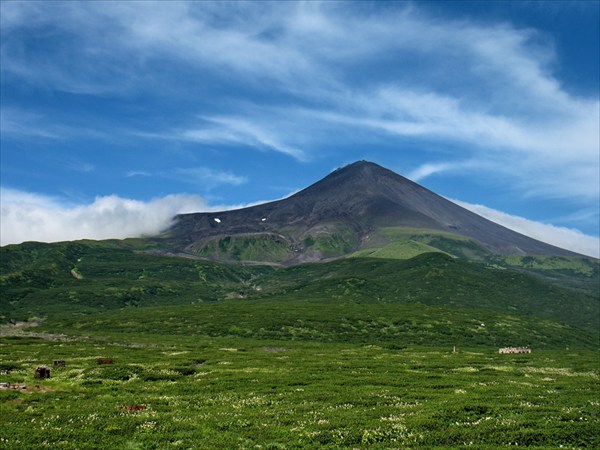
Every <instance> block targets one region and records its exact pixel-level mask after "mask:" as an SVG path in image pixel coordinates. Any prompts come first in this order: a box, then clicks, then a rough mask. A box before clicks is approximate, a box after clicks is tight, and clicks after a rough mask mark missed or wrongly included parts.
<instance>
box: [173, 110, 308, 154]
mask: <svg viewBox="0 0 600 450" xmlns="http://www.w3.org/2000/svg"><path fill="white" fill-rule="evenodd" d="M202 119H203V121H204V122H207V125H206V126H204V127H198V128H189V129H185V130H180V131H178V132H176V133H175V134H173V135H172V136H173V137H176V138H180V139H184V140H188V141H193V142H203V143H226V144H243V145H246V146H250V147H254V148H258V149H261V150H270V151H276V152H280V153H284V154H286V155H289V156H292V157H294V158H296V159H298V160H303V159H305V157H306V156H305V154H304V152H303V151H302V150H301V149H299V148H297V147H294V146H292V145H288V144H286V143H285V142H284V139H282V137H281V136H279V133H277V132H276V131H274V130H273V129H269V128H268V127H267V126H265V125H263V124H259V123H257V122H256V121H254V122H253V121H251V120H249V119H240V118H239V117H203V118H202Z"/></svg>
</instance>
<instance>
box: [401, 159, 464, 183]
mask: <svg viewBox="0 0 600 450" xmlns="http://www.w3.org/2000/svg"><path fill="white" fill-rule="evenodd" d="M472 165H473V164H472V163H470V162H463V163H448V162H442V163H427V164H422V165H420V166H419V167H417V168H416V169H414V170H412V171H411V172H409V173H408V174H407V175H406V178H408V179H410V180H412V181H414V182H419V181H421V180H423V179H425V178H427V177H429V176H431V175H434V174H437V173H442V172H448V171H452V170H457V169H464V168H467V167H470V166H472Z"/></svg>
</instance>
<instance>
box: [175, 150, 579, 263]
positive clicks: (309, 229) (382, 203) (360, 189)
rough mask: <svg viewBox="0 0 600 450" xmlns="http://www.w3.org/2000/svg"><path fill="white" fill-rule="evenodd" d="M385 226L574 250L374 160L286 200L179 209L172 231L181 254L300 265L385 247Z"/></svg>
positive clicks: (494, 248)
mask: <svg viewBox="0 0 600 450" xmlns="http://www.w3.org/2000/svg"><path fill="white" fill-rule="evenodd" d="M385 230H396V231H397V232H402V231H404V232H408V231H409V230H411V231H415V232H425V231H427V232H428V233H433V234H436V233H442V234H443V235H444V236H448V234H451V235H454V236H456V238H461V239H463V240H465V239H464V238H467V239H468V240H469V242H470V244H472V245H476V246H478V247H480V248H481V249H482V250H484V251H487V252H490V253H493V254H499V255H557V256H572V255H575V254H574V253H572V252H570V251H567V250H563V249H560V248H557V247H554V246H551V245H549V244H545V243H543V242H540V241H537V240H535V239H531V238H529V237H527V236H524V235H522V234H519V233H516V232H514V231H512V230H509V229H507V228H505V227H503V226H501V225H498V224H496V223H494V222H491V221H489V220H487V219H484V218H483V217H481V216H478V215H477V214H475V213H472V212H470V211H468V210H466V209H464V208H462V207H460V206H458V205H456V204H455V203H452V202H450V201H449V200H446V199H445V198H443V197H441V196H439V195H437V194H435V193H433V192H431V191H430V190H428V189H426V188H424V187H422V186H420V185H418V184H417V183H414V182H412V181H410V180H408V179H407V178H404V177H402V176H400V175H398V174H396V173H394V172H392V171H391V170H388V169H386V168H384V167H381V166H379V165H377V164H374V163H371V162H367V161H358V162H355V163H353V164H350V165H347V166H345V167H342V168H340V169H337V170H335V171H333V172H332V173H330V174H329V175H327V176H326V177H325V178H323V179H322V180H320V181H318V182H317V183H315V184H313V185H311V186H309V187H307V188H306V189H304V190H302V191H300V192H297V193H296V194H294V195H292V196H290V197H288V198H285V199H283V200H278V201H274V202H269V203H264V204H261V205H257V206H252V207H249V208H243V209H238V210H231V211H222V212H211V213H194V214H182V215H179V216H177V217H176V222H175V224H174V225H173V226H172V227H171V228H170V229H169V230H168V232H167V236H168V240H169V241H170V242H171V244H172V245H170V246H171V247H173V249H174V250H175V251H176V252H177V253H188V254H192V255H197V256H204V257H209V258H213V259H222V260H249V261H252V260H256V261H269V260H270V261H272V262H283V263H287V264H293V263H300V262H306V261H316V260H322V259H327V258H331V257H339V256H344V255H348V254H352V253H353V252H356V251H359V250H363V249H365V248H369V247H372V246H374V245H382V239H375V241H377V242H378V244H377V243H375V242H374V241H373V236H379V237H381V236H383V235H386V236H388V238H387V243H389V240H390V239H391V238H390V237H389V236H390V233H389V232H387V233H385V232H384V231H385ZM392 234H394V233H392ZM384 240H385V239H384ZM383 243H385V242H383Z"/></svg>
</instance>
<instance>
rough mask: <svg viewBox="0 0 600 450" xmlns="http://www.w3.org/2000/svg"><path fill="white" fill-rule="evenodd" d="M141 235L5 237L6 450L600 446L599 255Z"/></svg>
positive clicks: (1, 403) (2, 376)
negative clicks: (260, 252)
mask: <svg viewBox="0 0 600 450" xmlns="http://www.w3.org/2000/svg"><path fill="white" fill-rule="evenodd" d="M148 245H149V243H148V242H145V243H144V242H141V241H129V242H116V241H115V242H110V241H107V242H76V243H64V244H51V245H47V244H35V243H29V244H23V245H19V246H8V247H4V248H2V249H1V251H2V264H1V269H2V270H1V279H0V281H1V283H2V285H1V288H2V303H1V306H0V314H2V322H3V325H2V326H1V333H2V335H1V337H0V340H1V343H2V346H1V347H0V358H1V363H0V364H1V365H0V382H1V383H2V384H0V408H1V409H0V418H1V421H2V427H0V448H6V449H15V448H24V449H27V448H31V449H38V448H46V447H49V448H50V447H51V448H65V449H86V448H90V449H91V448H116V449H119V448H123V449H125V448H132V449H133V448H140V449H152V448H156V449H167V448H207V449H212V448H248V449H254V448H264V449H266V448H272V449H274V448H289V449H298V448H307V449H309V448H310V449H312V448H332V449H333V448H369V449H372V448H402V449H404V448H448V447H454V448H462V447H472V448H478V449H486V448H488V449H496V448H508V447H513V446H528V447H531V448H548V449H550V448H552V449H554V448H561V447H562V448H598V447H600V389H599V388H600V367H599V359H598V353H597V351H598V323H597V320H598V316H599V305H598V294H597V292H595V291H592V290H590V289H591V288H590V287H593V286H594V278H593V277H597V273H598V271H597V267H596V266H597V264H596V265H594V264H595V263H590V264H589V267H590V268H591V269H590V270H587V269H586V270H579V269H577V270H575V269H573V267H564V266H565V265H566V264H562V266H560V267H558V268H557V267H549V268H547V270H548V272H546V274H545V275H543V277H541V276H537V275H532V273H533V272H528V271H527V270H526V269H527V267H526V266H527V265H531V266H534V267H533V268H534V269H535V271H541V270H544V269H545V267H543V266H544V264H546V263H545V262H544V261H542V260H541V259H532V260H531V261H530V260H525V261H523V260H519V261H518V262H519V264H520V265H521V266H522V267H521V269H520V270H519V271H515V270H510V269H508V268H506V267H503V268H499V267H494V266H492V265H491V264H480V263H478V264H474V263H470V262H467V261H465V260H462V259H460V258H452V257H450V256H448V255H446V254H443V253H439V252H438V253H425V254H420V255H416V256H415V257H412V258H409V259H389V258H382V257H380V258H365V257H362V256H357V257H355V258H349V259H345V260H340V261H334V262H330V263H321V264H308V265H300V266H295V267H291V268H274V267H267V266H254V265H246V266H244V265H240V264H237V265H225V264H217V263H214V262H209V261H202V260H192V259H184V258H170V257H165V256H156V255H152V254H147V253H143V252H140V251H139V250H141V249H143V248H147V246H148ZM427 245H429V244H427ZM144 246H146V247H144ZM513 263H514V262H513ZM557 264H558V263H556V264H554V265H555V266H556V265H557ZM573 264H574V265H575V263H573ZM574 267H576V268H580V267H584V266H574ZM585 267H588V266H585ZM71 271H75V273H76V274H77V275H78V276H77V277H76V276H74V275H73V274H72V273H71ZM552 271H555V272H552ZM556 271H561V272H560V274H561V277H563V278H564V277H569V283H566V285H568V286H571V287H569V288H565V287H561V286H559V285H557V284H552V283H548V282H547V279H548V277H549V274H552V273H559V272H556ZM569 271H570V272H569ZM563 278H559V279H563ZM572 286H584V289H575V288H572ZM506 346H517V347H519V346H530V347H531V348H532V352H531V353H530V354H499V353H498V349H499V348H500V347H506ZM100 360H106V361H108V360H110V361H111V363H110V364H108V363H106V364H98V361H100ZM53 361H64V365H63V364H62V363H61V364H56V365H53ZM41 365H46V366H48V367H49V368H50V370H51V376H50V378H47V379H35V378H34V373H35V369H36V368H37V367H38V366H41Z"/></svg>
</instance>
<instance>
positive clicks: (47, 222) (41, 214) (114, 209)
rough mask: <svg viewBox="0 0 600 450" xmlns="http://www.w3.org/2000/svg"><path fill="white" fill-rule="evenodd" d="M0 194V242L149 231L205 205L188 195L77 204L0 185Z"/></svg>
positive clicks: (100, 199)
mask: <svg viewBox="0 0 600 450" xmlns="http://www.w3.org/2000/svg"><path fill="white" fill-rule="evenodd" d="M0 198H1V216H0V217H1V221H0V238H1V241H0V242H1V245H7V244H14V243H20V242H24V241H42V242H57V241H66V240H75V239H111V238H116V239H122V238H126V237H135V236H142V235H153V234H157V233H159V232H161V231H163V230H164V229H166V228H167V227H168V226H169V225H170V224H171V220H172V218H173V216H175V215H176V214H181V213H190V212H197V211H206V210H209V209H210V208H209V207H208V205H207V204H206V202H205V201H204V200H203V199H202V198H201V197H198V196H194V195H169V196H166V197H163V198H157V199H153V200H150V201H147V202H143V201H139V200H131V199H126V198H122V197H118V196H116V195H111V196H105V197H98V198H96V199H95V200H94V201H93V202H92V203H89V204H83V205H82V204H69V203H65V202H63V201H62V200H60V199H58V198H53V197H48V196H44V195H39V194H33V193H28V192H23V191H19V190H14V189H7V188H2V189H1V190H0Z"/></svg>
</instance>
